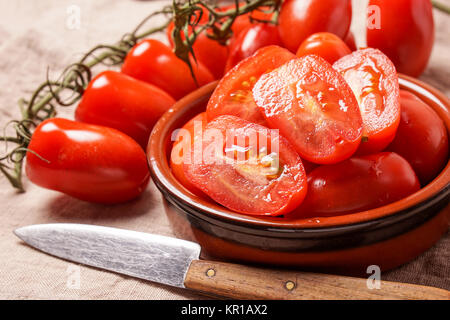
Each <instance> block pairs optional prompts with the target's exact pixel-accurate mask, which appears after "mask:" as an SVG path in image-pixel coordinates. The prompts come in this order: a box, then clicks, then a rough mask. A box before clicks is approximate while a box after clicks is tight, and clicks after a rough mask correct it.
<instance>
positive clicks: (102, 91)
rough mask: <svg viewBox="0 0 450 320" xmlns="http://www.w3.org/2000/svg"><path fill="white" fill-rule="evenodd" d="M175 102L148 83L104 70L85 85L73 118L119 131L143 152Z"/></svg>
mask: <svg viewBox="0 0 450 320" xmlns="http://www.w3.org/2000/svg"><path fill="white" fill-rule="evenodd" d="M174 103H175V100H174V99H173V98H172V97H171V96H170V95H169V94H167V93H166V92H164V91H163V90H161V89H159V88H157V87H155V86H153V85H151V84H148V83H145V82H142V81H139V80H136V79H134V78H131V77H129V76H127V75H125V74H123V73H119V72H115V71H104V72H102V73H100V74H98V75H97V76H96V77H95V78H94V79H92V81H91V82H90V83H89V85H88V86H87V88H86V90H85V91H84V93H83V97H82V98H81V101H80V104H79V105H78V107H77V109H76V112H75V118H76V120H77V121H80V122H85V123H92V124H97V125H102V126H106V127H110V128H114V129H117V130H119V131H122V132H123V133H125V134H127V135H129V136H130V137H132V138H133V139H134V140H136V141H137V142H138V143H139V144H140V145H141V147H142V148H144V149H145V148H146V147H147V143H148V137H149V136H150V132H151V130H152V128H153V126H154V125H155V123H156V121H158V119H159V117H161V116H162V115H163V113H164V112H166V111H167V110H168V109H169V108H170V107H171V106H172V105H173V104H174Z"/></svg>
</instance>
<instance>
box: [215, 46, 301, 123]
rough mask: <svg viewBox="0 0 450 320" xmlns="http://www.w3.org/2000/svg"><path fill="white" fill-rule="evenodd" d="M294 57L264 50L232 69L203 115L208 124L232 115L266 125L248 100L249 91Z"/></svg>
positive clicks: (271, 48)
mask: <svg viewBox="0 0 450 320" xmlns="http://www.w3.org/2000/svg"><path fill="white" fill-rule="evenodd" d="M294 58H295V55H294V54H292V53H291V52H289V51H288V50H286V49H283V48H281V47H278V46H267V47H264V48H262V49H260V50H258V51H257V52H256V53H255V54H254V55H253V56H251V57H249V58H247V59H244V60H243V61H241V62H240V63H239V64H237V65H236V66H235V67H234V68H232V69H231V70H230V71H229V72H228V73H227V74H226V75H225V77H223V78H222V80H221V81H220V82H219V84H218V86H217V88H216V90H214V93H213V94H212V96H211V98H210V100H209V102H208V106H207V109H206V114H207V117H208V120H212V119H214V118H216V117H218V116H221V115H226V114H228V115H233V116H236V117H240V118H242V119H245V120H248V121H250V122H254V123H257V124H261V125H266V121H265V120H264V117H263V115H262V114H261V112H260V111H259V110H258V108H257V106H256V104H255V102H254V100H253V96H252V88H253V86H254V85H255V83H256V81H257V80H258V79H259V77H260V76H261V75H262V74H264V73H266V72H269V71H271V70H273V69H275V68H278V67H279V66H281V65H282V64H284V63H286V62H287V61H289V60H291V59H294Z"/></svg>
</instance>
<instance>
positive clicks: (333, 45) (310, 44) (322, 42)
mask: <svg viewBox="0 0 450 320" xmlns="http://www.w3.org/2000/svg"><path fill="white" fill-rule="evenodd" d="M350 53H352V51H351V50H350V48H349V47H348V46H347V45H346V44H345V42H344V41H343V40H342V39H341V38H339V37H338V36H336V35H335V34H333V33H329V32H319V33H314V34H313V35H311V36H309V37H308V38H307V39H306V40H305V41H303V43H302V44H301V45H300V47H299V48H298V50H297V56H298V57H302V56H307V55H308V54H315V55H318V56H319V57H322V58H324V59H325V60H327V61H328V62H329V63H331V64H333V63H334V62H335V61H337V60H339V59H340V58H342V57H343V56H346V55H348V54H350Z"/></svg>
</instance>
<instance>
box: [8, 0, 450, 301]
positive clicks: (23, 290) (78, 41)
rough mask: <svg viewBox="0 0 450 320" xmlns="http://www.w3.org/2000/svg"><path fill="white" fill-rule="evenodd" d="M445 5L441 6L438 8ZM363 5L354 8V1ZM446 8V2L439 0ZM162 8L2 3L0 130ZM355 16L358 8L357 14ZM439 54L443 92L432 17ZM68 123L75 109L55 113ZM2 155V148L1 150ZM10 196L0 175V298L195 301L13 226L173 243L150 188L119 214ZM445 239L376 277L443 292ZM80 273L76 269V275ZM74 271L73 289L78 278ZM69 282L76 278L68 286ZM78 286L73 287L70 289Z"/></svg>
mask: <svg viewBox="0 0 450 320" xmlns="http://www.w3.org/2000/svg"><path fill="white" fill-rule="evenodd" d="M441 1H442V0H441ZM356 2H357V3H356V4H357V5H359V6H360V5H361V1H359V2H358V1H356ZM446 2H447V4H449V5H450V3H449V2H450V1H449V0H446ZM165 3H166V1H132V0H115V1H113V0H95V1H90V0H15V1H9V0H0V70H1V75H0V125H1V126H3V125H4V124H5V123H6V122H8V121H9V120H11V119H13V118H17V117H18V115H19V112H18V108H17V105H16V101H17V100H18V98H19V97H22V96H28V95H29V94H30V92H32V91H33V90H34V89H35V88H36V87H37V85H38V84H40V83H41V82H42V81H43V80H44V78H45V72H46V68H47V66H50V70H51V74H53V75H54V76H57V75H58V72H60V71H61V70H62V69H63V68H64V66H66V65H67V64H68V63H70V62H73V61H75V60H77V59H78V58H79V57H80V56H81V54H82V53H83V52H85V51H86V50H88V49H90V48H91V47H93V46H94V45H96V44H98V43H106V44H108V43H114V42H115V41H116V40H118V39H119V38H120V37H121V35H122V34H124V33H125V32H127V31H129V30H132V28H133V27H134V26H135V25H136V24H137V23H138V22H139V21H141V19H142V18H144V17H145V16H146V15H147V14H148V13H150V12H152V11H154V10H155V9H158V8H160V7H161V6H162V5H163V4H165ZM72 5H75V6H78V7H79V8H80V9H81V11H80V12H81V24H80V29H76V30H71V29H69V28H68V25H67V22H68V20H67V19H68V16H69V14H68V8H69V7H70V6H72ZM355 11H356V10H355ZM435 17H436V22H437V37H436V42H437V43H436V47H435V49H434V53H433V56H432V59H431V63H430V66H429V68H428V70H427V71H426V73H425V74H424V76H423V77H422V78H423V80H424V81H426V82H428V83H430V84H431V85H434V86H435V87H437V88H439V89H441V90H443V91H444V92H446V94H447V95H448V94H449V93H450V69H449V67H448V54H449V48H450V18H449V17H446V16H445V15H443V14H441V13H439V12H435ZM59 115H60V116H63V117H69V118H72V117H73V108H67V109H65V110H62V111H61V112H60V113H59ZM2 152H3V150H2ZM25 187H26V189H27V192H26V193H24V194H19V193H16V192H15V191H13V190H12V188H11V187H10V186H9V184H8V182H7V181H6V179H5V178H4V177H3V176H2V177H0V298H3V299H197V298H203V297H202V296H200V295H197V294H195V293H192V292H189V291H186V290H181V289H174V288H169V287H167V286H163V285H158V284H154V283H150V282H145V281H140V280H137V279H133V278H130V277H126V276H121V275H117V274H114V273H110V272H105V271H101V270H98V269H95V268H89V267H84V266H78V265H76V264H72V263H69V262H67V261H63V260H60V259H57V258H54V257H51V256H48V255H45V254H43V253H40V252H38V251H36V250H33V249H32V248H30V247H28V246H26V245H24V244H23V243H22V242H21V241H20V240H19V239H17V238H16V237H15V236H14V235H13V234H12V231H13V230H14V229H15V228H17V227H20V226H25V225H30V224H37V223H50V222H71V223H88V224H98V225H105V226H112V227H119V228H124V229H131V230H137V231H144V232H152V233H156V234H162V235H169V236H171V235H172V231H171V228H170V226H169V224H168V221H167V219H166V217H165V215H164V213H163V210H162V206H161V195H160V193H159V192H158V190H157V189H156V188H155V186H154V185H153V184H150V185H149V187H148V189H147V191H146V192H145V194H144V195H143V196H142V197H141V198H140V199H139V200H137V201H135V202H132V203H129V204H125V205H118V206H109V207H106V206H101V205H94V204H90V203H85V202H81V201H78V200H76V199H72V198H70V197H67V196H65V195H62V194H59V193H56V192H53V191H48V190H44V189H41V188H39V187H36V186H34V185H32V184H31V183H29V182H26V183H25ZM449 258H450V236H449V235H448V234H447V235H446V236H445V237H444V238H443V239H442V240H441V241H440V242H439V243H438V244H437V245H436V246H434V247H433V248H432V249H430V250H428V251H427V252H426V253H424V254H423V255H421V256H420V257H419V258H418V259H416V260H415V261H413V262H411V263H409V264H407V265H405V266H403V267H401V268H399V269H397V270H395V271H392V272H389V273H386V274H384V275H383V276H382V278H383V279H386V280H397V281H404V282H411V283H420V284H426V285H434V286H438V287H442V288H446V289H450V279H449ZM78 268H79V269H78ZM77 270H78V271H79V275H80V277H79V279H80V282H79V288H77V276H76V275H77V272H78V271H77ZM74 277H75V278H74ZM74 279H75V282H73V281H74Z"/></svg>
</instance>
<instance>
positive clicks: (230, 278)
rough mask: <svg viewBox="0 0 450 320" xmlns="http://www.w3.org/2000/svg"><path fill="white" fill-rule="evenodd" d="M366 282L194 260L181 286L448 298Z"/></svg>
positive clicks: (254, 292) (284, 294)
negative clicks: (371, 287) (371, 284)
mask: <svg viewBox="0 0 450 320" xmlns="http://www.w3.org/2000/svg"><path fill="white" fill-rule="evenodd" d="M366 281H367V279H362V278H352V277H344V276H336V275H327V274H315V273H307V272H294V271H277V270H270V269H262V268H253V267H248V266H243V265H235V264H231V263H223V262H215V261H214V262H213V261H205V260H194V261H192V263H191V265H190V267H189V270H188V272H187V275H186V278H185V282H184V284H185V286H186V288H189V289H193V290H197V291H202V292H204V293H209V294H214V295H216V296H222V297H228V298H233V299H261V300H262V299H274V300H279V299H294V300H313V299H327V300H347V299H364V300H367V299H389V300H399V299H402V300H403V299H420V300H428V299H432V300H449V299H450V292H449V291H447V290H443V289H438V288H433V287H426V286H419V285H412V284H406V283H397V282H389V281H381V286H380V289H368V287H367V282H366Z"/></svg>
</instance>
